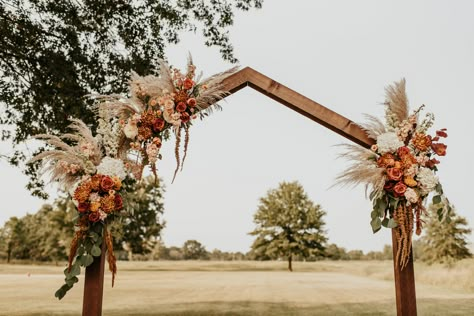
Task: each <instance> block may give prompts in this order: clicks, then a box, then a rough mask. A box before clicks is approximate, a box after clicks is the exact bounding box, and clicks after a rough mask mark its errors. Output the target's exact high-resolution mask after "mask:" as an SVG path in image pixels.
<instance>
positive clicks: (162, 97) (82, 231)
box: [30, 58, 237, 299]
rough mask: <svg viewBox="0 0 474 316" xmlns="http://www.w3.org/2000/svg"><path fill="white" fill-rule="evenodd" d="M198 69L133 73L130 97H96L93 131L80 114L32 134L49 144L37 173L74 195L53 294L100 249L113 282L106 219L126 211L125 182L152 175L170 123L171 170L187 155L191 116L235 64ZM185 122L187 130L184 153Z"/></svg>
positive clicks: (199, 112)
mask: <svg viewBox="0 0 474 316" xmlns="http://www.w3.org/2000/svg"><path fill="white" fill-rule="evenodd" d="M195 69H196V68H195V66H194V65H193V63H192V59H191V58H189V61H188V67H187V72H186V73H185V74H183V73H181V72H180V71H179V70H177V69H173V68H171V67H169V66H168V65H167V64H166V63H165V62H162V63H161V65H160V76H146V77H141V76H138V75H136V74H134V75H133V76H132V80H131V83H130V86H131V88H130V95H131V97H130V98H124V97H123V96H99V97H97V100H99V102H98V103H97V106H96V109H97V114H98V115H97V121H98V122H97V123H98V124H97V125H98V128H97V135H93V133H92V132H91V130H90V129H89V127H88V126H86V124H84V123H83V122H82V121H80V120H77V119H71V121H72V124H71V125H70V128H71V130H72V133H67V134H64V135H62V136H60V137H58V136H53V135H45V134H42V135H37V136H36V138H37V139H40V140H43V141H45V142H46V143H47V144H48V145H49V146H50V147H53V149H51V150H47V151H44V152H42V153H40V154H38V155H36V156H35V157H33V158H32V159H31V160H30V162H35V161H42V172H43V173H47V174H48V175H49V176H50V178H51V181H56V182H58V184H59V186H60V188H62V189H63V190H65V191H68V192H69V193H70V194H71V196H72V200H73V201H74V203H75V205H76V208H77V220H76V230H75V235H74V238H73V240H72V242H71V247H70V251H69V258H68V266H67V268H66V269H65V270H64V274H65V284H64V285H63V286H62V287H61V288H60V289H59V290H58V291H57V292H56V294H55V296H56V297H57V298H59V299H61V298H63V297H64V295H66V293H67V291H69V290H70V289H71V288H72V287H73V285H74V284H75V283H77V282H78V278H77V276H78V275H79V274H80V270H81V267H87V266H89V265H90V264H92V263H93V261H94V257H99V256H101V254H102V253H103V252H104V251H106V253H107V261H108V264H109V270H110V271H111V272H112V286H113V285H114V280H115V274H116V272H117V266H116V258H115V255H114V252H113V242H112V235H111V232H110V231H109V230H108V228H107V225H108V224H109V223H111V222H112V221H113V220H115V219H116V218H119V217H120V216H124V215H126V214H127V212H126V199H124V195H123V193H124V192H123V191H124V185H123V184H126V183H133V182H134V181H137V180H140V179H141V177H142V173H143V169H144V167H145V166H146V165H149V166H150V167H151V170H152V172H153V173H154V174H155V177H156V176H157V175H156V162H157V160H158V159H160V158H161V156H160V154H159V150H160V148H161V145H162V141H163V140H167V139H168V138H169V137H170V130H172V131H173V132H174V133H175V135H176V149H175V154H176V161H177V168H176V170H175V173H174V177H175V176H176V173H177V171H178V170H179V168H180V167H181V168H182V165H183V162H184V158H185V157H186V153H187V148H188V142H189V128H190V126H191V125H192V120H194V119H195V118H197V117H198V116H199V117H201V118H202V117H204V116H206V115H209V113H211V112H212V107H211V106H213V105H214V107H219V106H218V105H217V104H215V103H216V102H217V101H219V100H220V99H222V98H223V97H224V96H225V95H226V94H227V92H226V91H224V90H223V85H222V81H223V80H224V79H225V78H226V77H227V76H229V75H230V74H232V73H233V72H235V70H236V69H237V68H232V69H230V70H228V71H226V72H223V73H220V74H217V75H214V76H212V77H210V78H208V79H206V80H203V81H200V80H199V78H198V79H196V76H195ZM182 129H184V130H185V132H186V134H185V145H184V156H183V159H182V160H181V159H180V155H179V149H180V141H181V130H182ZM174 177H173V180H174ZM155 179H156V178H155ZM104 255H105V254H104Z"/></svg>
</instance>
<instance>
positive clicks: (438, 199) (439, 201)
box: [433, 195, 441, 204]
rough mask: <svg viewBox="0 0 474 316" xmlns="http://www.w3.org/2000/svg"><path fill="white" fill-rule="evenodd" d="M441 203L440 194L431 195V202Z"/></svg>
mask: <svg viewBox="0 0 474 316" xmlns="http://www.w3.org/2000/svg"><path fill="white" fill-rule="evenodd" d="M440 203H441V195H435V196H433V204H440Z"/></svg>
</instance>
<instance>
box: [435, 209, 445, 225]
mask: <svg viewBox="0 0 474 316" xmlns="http://www.w3.org/2000/svg"><path fill="white" fill-rule="evenodd" d="M436 213H437V214H438V221H440V222H441V221H442V220H443V208H439V209H438V210H437V211H436Z"/></svg>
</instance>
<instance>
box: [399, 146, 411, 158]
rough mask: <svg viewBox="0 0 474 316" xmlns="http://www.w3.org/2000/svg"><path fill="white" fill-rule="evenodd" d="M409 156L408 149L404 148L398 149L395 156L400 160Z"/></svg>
mask: <svg viewBox="0 0 474 316" xmlns="http://www.w3.org/2000/svg"><path fill="white" fill-rule="evenodd" d="M409 154H410V149H409V148H408V147H406V146H403V147H400V148H398V150H397V155H398V157H400V158H403V157H404V156H406V155H409Z"/></svg>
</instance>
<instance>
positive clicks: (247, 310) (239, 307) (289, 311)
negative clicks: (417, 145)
mask: <svg viewBox="0 0 474 316" xmlns="http://www.w3.org/2000/svg"><path fill="white" fill-rule="evenodd" d="M473 310H474V300H470V299H465V300H436V299H421V300H418V315H420V316H423V315H430V316H431V315H433V316H437V315H439V316H450V315H473ZM17 315H25V316H43V315H61V316H73V315H74V316H77V315H79V314H71V313H47V314H43V313H21V314H17ZM103 315H104V316H125V315H127V316H151V315H157V316H164V315H167V316H212V315H223V316H250V315H252V316H254V315H255V316H267V315H268V316H270V315H271V316H310V315H311V316H313V315H317V316H326V315H327V316H329V315H331V316H332V315H367V316H368V315H396V309H395V306H394V302H393V301H385V302H370V303H345V304H336V305H329V304H328V305H307V306H304V307H303V306H297V305H295V304H290V303H267V302H203V303H189V304H179V305H173V304H159V305H154V306H153V307H151V306H142V307H141V308H140V309H137V308H134V309H121V310H114V309H108V310H104V312H103ZM12 316H13V315H12Z"/></svg>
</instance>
